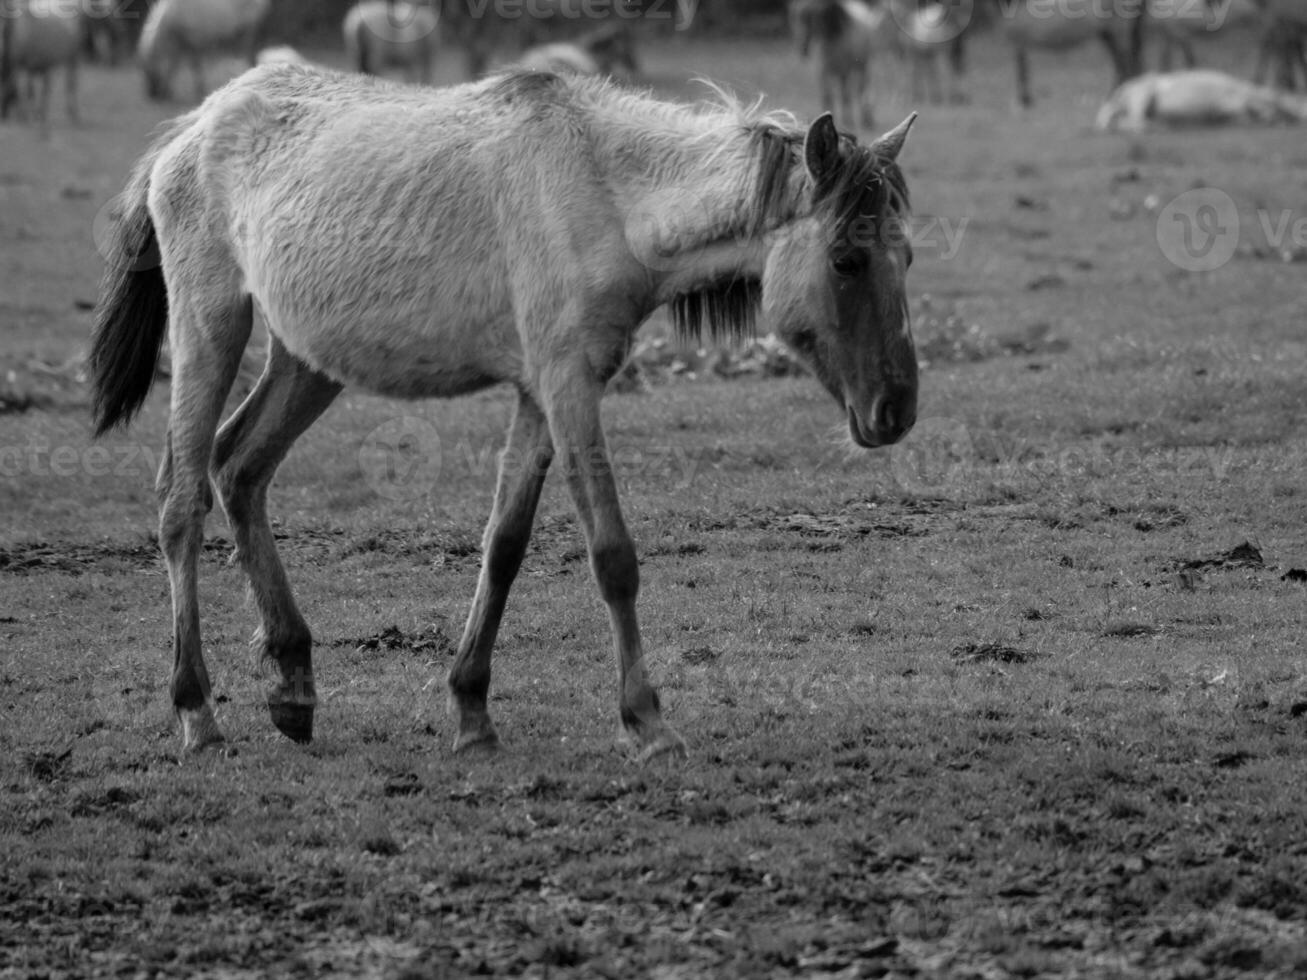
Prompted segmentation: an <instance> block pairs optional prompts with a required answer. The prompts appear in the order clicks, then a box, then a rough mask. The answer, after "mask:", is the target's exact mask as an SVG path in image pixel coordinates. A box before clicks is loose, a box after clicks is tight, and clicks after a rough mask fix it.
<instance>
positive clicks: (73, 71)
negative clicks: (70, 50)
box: [64, 58, 80, 123]
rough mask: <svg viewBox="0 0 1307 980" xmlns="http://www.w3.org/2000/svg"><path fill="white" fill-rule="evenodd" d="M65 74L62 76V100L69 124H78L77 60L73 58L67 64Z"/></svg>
mask: <svg viewBox="0 0 1307 980" xmlns="http://www.w3.org/2000/svg"><path fill="white" fill-rule="evenodd" d="M66 72H67V74H66V75H65V76H64V99H65V105H66V107H67V109H68V120H69V122H73V123H76V122H79V121H80V119H79V118H78V112H77V59H76V58H74V59H73V60H72V61H70V62H68V67H67V69H66Z"/></svg>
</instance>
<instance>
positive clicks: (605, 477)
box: [542, 364, 685, 759]
mask: <svg viewBox="0 0 1307 980" xmlns="http://www.w3.org/2000/svg"><path fill="white" fill-rule="evenodd" d="M542 380H543V382H544V384H543V396H544V408H545V413H546V415H547V416H548V418H549V430H550V432H551V434H552V435H553V441H554V447H555V449H556V451H557V452H558V455H559V457H560V458H561V459H562V461H563V465H564V466H565V467H566V472H567V485H568V489H569V490H570V491H571V493H572V501H573V503H574V504H575V506H576V512H577V516H578V517H579V518H580V523H581V528H582V530H583V531H584V532H585V538H586V544H587V545H588V546H589V551H590V568H591V571H592V572H593V573H594V577H595V582H596V583H597V584H598V586H599V593H600V595H601V596H602V597H603V600H604V602H605V603H606V604H607V606H608V618H609V621H610V623H611V625H612V630H613V644H614V646H615V648H616V651H617V662H618V689H619V694H618V711H619V716H620V718H621V721H622V727H623V729H624V731H625V734H626V736H627V737H628V738H629V739H631V740H632V741H633V742H634V743H635V745H636V746H637V747H638V748H639V749H640V758H641V759H650V758H654V757H656V756H659V755H664V754H669V755H680V756H684V755H685V742H684V741H682V739H681V737H680V735H678V734H677V733H676V732H675V731H674V730H673V729H672V728H671V726H669V725H668V724H667V723H666V722H665V721H663V717H662V712H661V709H660V707H659V703H658V695H657V693H656V692H655V691H654V689H653V687H652V685H650V683H649V677H648V673H647V669H646V667H645V660H644V649H643V646H642V644H641V641H640V627H639V622H638V620H637V619H636V613H635V599H636V594H637V593H638V592H639V588H640V565H639V562H638V561H637V559H636V555H635V544H634V542H633V541H632V540H631V535H630V533H629V532H628V531H627V529H626V523H625V521H623V519H622V511H621V506H620V504H619V503H618V499H617V483H616V481H615V480H614V479H613V470H612V465H611V463H610V462H609V458H608V450H607V448H606V446H605V442H604V434H603V429H602V427H601V424H600V419H599V399H600V398H601V397H602V395H603V391H604V388H603V384H602V383H601V382H600V381H598V380H597V379H596V378H594V376H593V374H592V372H591V368H590V366H589V365H588V364H584V365H577V366H575V367H574V368H572V369H571V370H569V369H567V368H565V367H563V366H562V365H559V366H557V367H556V368H555V370H554V371H548V370H546V372H545V377H544V378H543V379H542Z"/></svg>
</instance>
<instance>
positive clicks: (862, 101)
mask: <svg viewBox="0 0 1307 980" xmlns="http://www.w3.org/2000/svg"><path fill="white" fill-rule="evenodd" d="M850 82H851V85H852V88H853V94H854V96H855V97H856V99H857V102H858V115H857V116H856V117H851V118H856V119H857V120H858V123H859V125H861V126H862V127H863V128H864V129H867V130H870V129H873V128H874V127H875V125H876V95H875V92H873V91H872V89H873V88H874V87H875V86H874V85H873V80H872V77H871V65H870V63H868V64H866V65H864V66H863V67H861V68H859V69H857V70H856V71H855V72H854V73H853V74H852V75H851V76H850Z"/></svg>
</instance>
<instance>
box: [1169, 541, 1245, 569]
mask: <svg viewBox="0 0 1307 980" xmlns="http://www.w3.org/2000/svg"><path fill="white" fill-rule="evenodd" d="M1174 567H1175V568H1176V569H1177V570H1180V569H1185V570H1190V571H1201V570H1203V569H1206V568H1264V567H1266V562H1265V560H1264V559H1263V558H1262V552H1261V549H1260V548H1258V547H1257V546H1256V545H1255V544H1252V543H1251V542H1248V541H1245V542H1243V543H1242V544H1237V545H1235V546H1234V547H1233V548H1231V549H1230V550H1229V551H1224V552H1221V553H1220V554H1218V555H1213V556H1212V557H1210V558H1189V559H1184V558H1181V559H1177V560H1176V561H1175V562H1174Z"/></svg>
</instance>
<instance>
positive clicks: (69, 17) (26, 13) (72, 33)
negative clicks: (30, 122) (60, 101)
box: [0, 0, 85, 123]
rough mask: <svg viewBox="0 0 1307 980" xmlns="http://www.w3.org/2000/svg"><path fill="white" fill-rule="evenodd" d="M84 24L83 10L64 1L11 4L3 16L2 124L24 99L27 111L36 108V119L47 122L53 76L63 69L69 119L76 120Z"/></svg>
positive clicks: (0, 40)
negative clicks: (79, 63)
mask: <svg viewBox="0 0 1307 980" xmlns="http://www.w3.org/2000/svg"><path fill="white" fill-rule="evenodd" d="M84 22H85V14H84V13H83V11H82V9H81V8H80V7H79V6H76V5H70V4H68V3H67V2H63V0H10V2H9V4H8V7H7V9H6V10H4V12H3V15H2V16H0V119H3V118H7V117H8V115H9V113H10V111H12V110H13V109H14V107H15V106H16V105H18V104H19V102H20V98H21V96H22V95H25V96H26V103H27V107H26V108H32V107H34V110H35V112H36V117H37V119H38V120H40V121H41V122H42V123H46V122H48V121H49V118H50V86H51V81H50V76H51V74H52V73H53V72H54V71H55V70H56V69H58V68H63V69H64V90H65V94H66V99H67V109H68V118H69V119H70V120H73V121H74V122H75V121H76V120H77V118H78V114H77V67H78V65H77V63H78V59H79V57H80V56H81V50H82V38H83V33H84V31H85V23H84ZM20 81H21V84H20ZM38 82H39V83H40V95H39V97H38V95H37V83H38ZM20 89H21V90H23V91H22V92H21V93H20ZM25 111H26V109H25Z"/></svg>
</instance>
